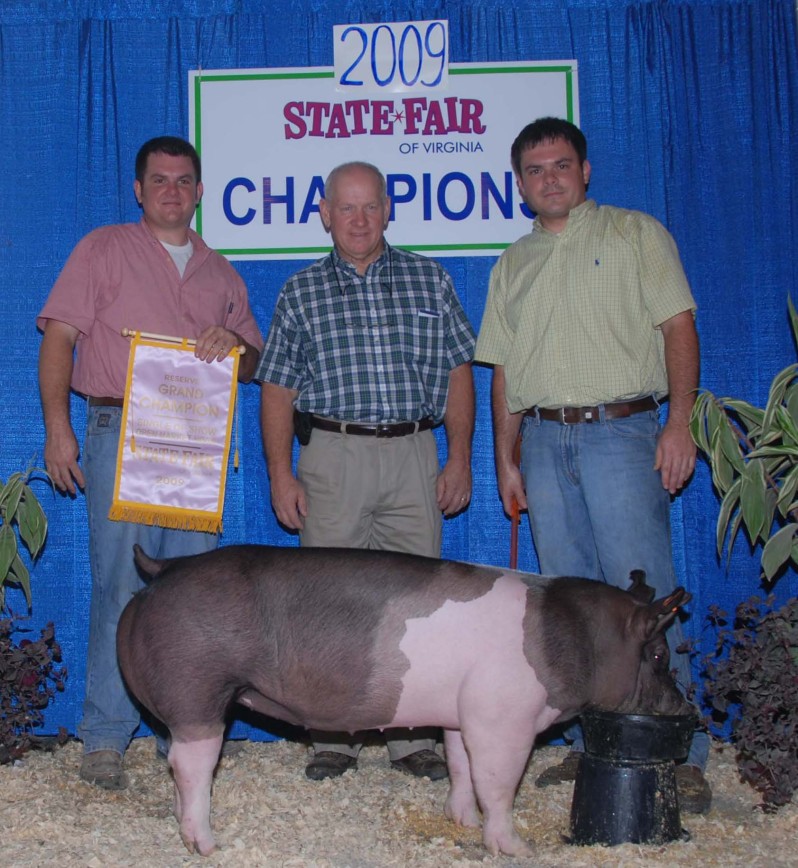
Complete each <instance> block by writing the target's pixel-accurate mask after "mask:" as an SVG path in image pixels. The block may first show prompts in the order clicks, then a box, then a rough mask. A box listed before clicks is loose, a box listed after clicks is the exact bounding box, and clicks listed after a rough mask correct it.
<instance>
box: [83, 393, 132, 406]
mask: <svg viewBox="0 0 798 868" xmlns="http://www.w3.org/2000/svg"><path fill="white" fill-rule="evenodd" d="M124 403H125V402H124V399H123V398H95V397H94V395H89V407H121V406H122V405H123V404H124Z"/></svg>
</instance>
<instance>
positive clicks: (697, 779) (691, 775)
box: [676, 764, 712, 814]
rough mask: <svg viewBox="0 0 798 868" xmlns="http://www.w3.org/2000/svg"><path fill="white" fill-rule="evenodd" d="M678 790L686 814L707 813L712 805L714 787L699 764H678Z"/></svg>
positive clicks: (680, 807) (682, 809) (681, 805)
mask: <svg viewBox="0 0 798 868" xmlns="http://www.w3.org/2000/svg"><path fill="white" fill-rule="evenodd" d="M676 792H677V794H678V796H679V810H680V811H684V813H685V814H706V813H707V811H708V810H709V809H710V806H711V805H712V788H711V787H710V786H709V783H708V781H707V779H706V778H705V777H704V773H703V772H702V771H701V769H700V768H698V766H688V765H686V764H683V765H680V766H676Z"/></svg>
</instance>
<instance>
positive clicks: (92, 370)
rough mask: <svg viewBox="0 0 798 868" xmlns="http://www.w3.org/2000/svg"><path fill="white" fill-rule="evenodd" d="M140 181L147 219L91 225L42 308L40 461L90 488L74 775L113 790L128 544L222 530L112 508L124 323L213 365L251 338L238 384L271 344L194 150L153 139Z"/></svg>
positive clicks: (211, 540)
mask: <svg viewBox="0 0 798 868" xmlns="http://www.w3.org/2000/svg"><path fill="white" fill-rule="evenodd" d="M133 190H134V193H135V195H136V199H137V200H138V203H139V205H140V206H141V209H142V212H143V215H142V219H141V221H140V222H139V223H126V224H122V225H115V226H105V227H102V228H100V229H95V230H94V231H93V232H90V233H89V234H88V235H87V236H85V237H84V238H83V239H82V240H81V241H80V242H79V243H78V245H77V246H76V247H75V249H74V250H73V252H72V254H71V256H70V257H69V259H68V260H67V263H66V265H65V266H64V269H63V271H62V272H61V274H60V276H59V278H58V280H57V281H56V283H55V285H54V286H53V289H52V291H51V292H50V296H49V298H48V300H47V303H46V304H45V306H44V308H43V309H42V311H41V313H40V314H39V317H38V320H37V324H38V325H39V327H40V328H41V329H42V331H43V332H44V337H43V340H42V344H41V349H40V352H39V390H40V392H41V399H42V408H43V411H44V423H45V429H46V442H45V448H44V459H45V466H46V468H47V471H48V473H49V474H50V476H51V477H52V479H53V482H54V483H55V485H56V486H57V487H58V489H59V490H61V491H62V492H68V493H69V494H71V495H74V494H75V491H76V488H81V489H84V490H85V492H86V507H87V511H88V516H89V561H90V564H91V572H92V600H91V611H90V616H89V645H88V657H87V665H86V695H85V701H84V706H83V718H82V720H81V723H80V725H79V727H78V735H79V736H80V738H81V739H82V740H83V746H84V757H83V762H82V765H81V769H80V776H81V778H83V780H86V781H88V782H90V783H93V784H96V785H97V786H101V787H105V788H107V789H122V788H124V787H125V786H126V785H127V780H126V776H125V773H124V771H123V768H122V757H123V756H124V753H125V750H126V749H127V746H128V744H129V742H130V739H131V737H132V735H133V733H134V731H135V729H136V728H137V727H138V725H139V720H140V718H139V713H138V710H137V708H136V706H135V705H134V704H133V702H132V701H131V699H130V697H129V696H128V694H127V691H126V689H125V687H124V684H123V681H122V678H121V675H120V673H119V669H118V667H117V663H116V625H117V621H118V620H119V615H120V614H121V612H122V609H123V608H124V606H125V604H126V603H127V602H128V600H129V599H130V597H131V595H132V594H133V593H135V592H136V591H137V590H139V589H140V588H141V587H142V582H141V580H140V579H139V577H138V574H137V572H136V569H135V566H134V564H133V558H132V550H133V544H134V543H139V544H140V545H141V546H142V547H143V548H144V549H145V550H146V551H147V552H148V554H150V555H152V556H154V557H177V556H181V555H189V554H198V553H200V552H204V551H208V550H210V549H212V548H215V546H216V544H217V541H218V540H217V536H216V534H208V533H203V532H200V531H184V530H172V529H167V528H161V527H150V526H147V525H141V524H134V523H130V522H122V521H110V520H109V519H108V512H109V509H110V506H111V499H112V495H113V487H114V476H115V469H116V456H117V447H118V443H119V434H120V428H121V416H122V396H123V395H124V391H125V380H126V374H127V363H128V356H129V352H130V342H129V340H128V339H127V338H125V337H123V336H122V329H123V328H133V329H136V330H139V331H145V332H153V333H157V334H167V335H175V336H179V337H184V338H191V339H195V340H196V342H197V343H196V349H195V355H196V356H197V358H199V359H201V360H203V361H205V362H207V363H209V364H212V363H213V362H215V361H221V360H223V359H224V358H226V356H227V355H228V353H229V352H230V350H231V349H232V348H233V347H234V346H244V347H245V348H246V349H245V352H244V354H243V356H242V357H241V360H240V364H239V371H238V378H239V380H240V381H241V382H244V383H246V382H248V381H249V380H250V379H251V378H252V374H253V373H254V370H255V364H256V362H257V360H258V355H259V352H260V350H261V348H262V346H263V340H262V338H261V334H260V331H259V329H258V326H257V324H256V322H255V320H254V318H253V316H252V312H251V310H250V307H249V301H248V298H247V289H246V286H245V285H244V282H243V280H242V279H241V277H240V276H239V275H238V273H237V272H236V271H235V269H234V268H233V267H232V266H231V265H230V263H228V262H227V260H225V259H224V258H223V257H222V256H220V255H219V254H217V253H215V252H214V251H212V250H211V249H210V248H209V247H208V246H207V245H206V244H205V242H204V241H203V240H202V238H200V236H199V235H197V234H196V233H195V232H193V231H192V230H191V229H189V224H190V223H191V219H192V217H193V215H194V211H195V209H196V207H197V205H198V204H199V201H200V199H201V197H202V181H201V169H200V161H199V157H198V155H197V152H196V151H195V150H194V148H193V147H192V146H191V145H190V144H189V143H188V142H186V141H184V140H182V139H179V138H175V137H172V136H162V137H159V138H156V139H151V140H150V141H148V142H146V143H145V144H144V145H143V146H142V147H141V149H140V150H139V153H138V156H137V157H136V179H135V181H134V182H133ZM70 389H72V390H74V391H75V392H78V393H79V394H81V395H84V396H85V397H86V398H87V399H88V418H87V421H86V436H85V441H84V444H83V452H82V455H81V451H80V448H79V446H78V442H77V438H76V437H75V433H74V431H73V429H72V424H71V421H70V413H69V407H70V400H69V393H70ZM79 458H80V459H81V463H82V467H81V464H80V463H79Z"/></svg>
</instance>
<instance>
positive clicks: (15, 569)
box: [9, 555, 31, 608]
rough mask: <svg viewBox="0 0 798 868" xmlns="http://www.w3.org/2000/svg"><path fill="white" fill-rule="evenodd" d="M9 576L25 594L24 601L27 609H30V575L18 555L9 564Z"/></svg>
mask: <svg viewBox="0 0 798 868" xmlns="http://www.w3.org/2000/svg"><path fill="white" fill-rule="evenodd" d="M9 575H11V576H13V578H14V581H15V582H17V583H18V584H19V585H20V587H21V588H22V590H23V591H24V592H25V599H26V600H27V603H28V608H30V604H31V594H30V573H29V572H28V568H27V567H26V566H25V564H24V563H23V562H22V559H21V558H20V556H19V555H17V556H16V557H15V558H14V560H13V562H12V563H11V571H10V573H9Z"/></svg>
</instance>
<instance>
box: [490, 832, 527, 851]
mask: <svg viewBox="0 0 798 868" xmlns="http://www.w3.org/2000/svg"><path fill="white" fill-rule="evenodd" d="M482 842H483V843H484V845H485V849H486V850H487V851H488V852H489V853H490V854H491V856H498V855H499V854H500V853H504V855H505V856H531V855H532V854H533V853H534V850H533V848H532V846H531V845H530V844H528V843H527V842H526V841H524V839H523V838H522V837H521V836H520V835H518V833H517V832H515V831H514V830H513V831H510V832H505V833H501V834H498V835H495V834H494V835H492V834H490V833H489V832H488V830H485V833H484V834H483V837H482Z"/></svg>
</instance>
